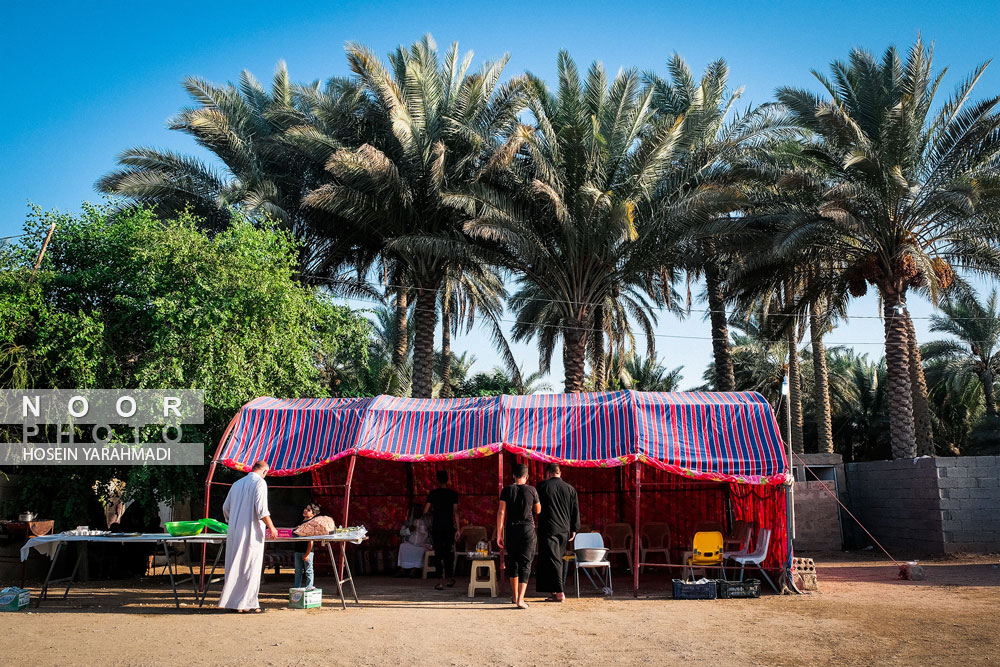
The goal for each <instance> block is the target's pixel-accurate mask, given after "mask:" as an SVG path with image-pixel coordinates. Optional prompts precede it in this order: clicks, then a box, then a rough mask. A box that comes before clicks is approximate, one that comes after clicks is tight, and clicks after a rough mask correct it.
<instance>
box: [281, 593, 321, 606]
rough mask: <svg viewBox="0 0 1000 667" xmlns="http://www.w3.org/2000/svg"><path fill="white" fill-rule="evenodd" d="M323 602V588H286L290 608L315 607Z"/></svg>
mask: <svg viewBox="0 0 1000 667" xmlns="http://www.w3.org/2000/svg"><path fill="white" fill-rule="evenodd" d="M322 604H323V589H322V588H314V589H312V590H311V591H310V590H306V589H305V588H289V589H288V606H289V607H290V608H292V609H315V608H317V607H320V606H322Z"/></svg>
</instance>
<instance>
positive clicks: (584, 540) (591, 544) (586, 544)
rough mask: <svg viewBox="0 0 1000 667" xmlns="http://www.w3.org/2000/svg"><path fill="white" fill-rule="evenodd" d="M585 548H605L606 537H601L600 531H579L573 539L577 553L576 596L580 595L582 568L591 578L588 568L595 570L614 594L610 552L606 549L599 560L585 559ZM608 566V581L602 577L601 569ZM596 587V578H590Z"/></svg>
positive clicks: (598, 579)
mask: <svg viewBox="0 0 1000 667" xmlns="http://www.w3.org/2000/svg"><path fill="white" fill-rule="evenodd" d="M584 549H604V538H603V537H601V534H600V533H577V535H576V539H575V540H573V551H574V553H575V554H576V560H575V561H573V562H574V563H575V564H576V567H575V568H574V570H573V573H574V575H575V577H576V597H580V568H581V567H582V568H584V574H586V575H587V577H588V578H590V573H589V572H587V571H586V570H594V575H595V576H596V577H597V581H599V582H601V586H602V587H603V588H607V589H608V591H610V595H612V596H614V589H613V588H612V586H611V561H609V560H608V552H607V551H606V550H605V552H604V554H603V555H602V557H601V558H600V559H599V560H583V559H582V558H581V556H583V550H584ZM604 568H607V571H608V572H607V577H608V578H607V581H605V580H604V579H603V578H602V577H601V573H600V570H602V569H604ZM590 581H591V583H593V584H594V587H595V588H596V587H597V584H596V583H595V582H594V580H593V579H592V578H591V579H590Z"/></svg>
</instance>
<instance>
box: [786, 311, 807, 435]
mask: <svg viewBox="0 0 1000 667" xmlns="http://www.w3.org/2000/svg"><path fill="white" fill-rule="evenodd" d="M796 329H797V327H796V326H795V325H792V326H790V327H789V328H788V334H787V336H788V406H789V409H790V410H791V411H792V433H791V438H792V451H794V452H797V453H799V454H804V453H805V443H804V439H803V437H802V374H801V373H800V372H799V354H798V352H799V336H798V332H797V331H796Z"/></svg>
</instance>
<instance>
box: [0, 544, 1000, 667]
mask: <svg viewBox="0 0 1000 667" xmlns="http://www.w3.org/2000/svg"><path fill="white" fill-rule="evenodd" d="M817 562H818V564H819V580H820V587H821V592H820V593H814V594H810V595H804V596H784V597H779V596H776V595H766V596H764V597H762V598H761V599H759V600H714V601H680V600H671V599H668V598H669V595H668V594H667V593H666V589H667V579H666V577H663V575H660V577H661V578H660V579H658V580H657V579H656V577H655V576H648V577H644V579H643V581H644V586H645V590H644V591H643V592H644V593H648V595H645V596H643V597H640V598H639V599H634V598H633V597H632V594H631V591H630V590H627V589H629V584H628V583H627V580H628V577H627V575H626V574H625V573H621V574H619V575H618V576H617V577H616V579H617V583H618V586H619V591H618V596H619V597H616V598H615V599H613V600H607V599H601V598H600V597H597V596H596V594H595V593H593V592H590V594H589V597H584V598H582V599H580V600H577V599H568V600H567V601H566V602H565V603H563V604H561V605H560V604H553V603H545V602H542V601H541V600H540V599H539V600H537V601H534V602H533V603H532V605H531V608H530V609H527V610H516V609H513V608H512V607H511V606H510V604H509V600H507V601H506V603H505V602H504V600H503V599H494V600H490V599H488V598H478V599H476V600H470V599H469V598H467V597H465V590H464V587H463V586H462V582H461V580H460V582H459V585H458V586H456V587H455V588H454V589H446V590H445V591H440V592H439V591H434V590H432V589H431V588H430V584H429V583H428V582H423V581H419V580H405V579H383V578H369V577H361V578H359V579H358V589H359V593H360V595H361V598H362V605H361V606H360V607H356V606H353V605H351V606H349V608H348V610H347V611H344V610H342V609H340V607H339V604H338V605H334V604H333V600H332V597H333V595H335V594H336V592H335V588H334V586H333V583H332V581H330V580H329V579H328V578H325V577H321V578H320V579H319V581H318V583H319V585H321V586H324V588H325V591H324V593H325V598H324V605H325V606H324V608H322V609H315V610H291V609H286V608H284V606H285V601H286V600H287V588H288V586H289V585H290V584H289V582H287V581H284V580H283V579H284V578H282V579H278V580H275V579H274V577H271V579H272V581H271V582H270V583H267V584H266V585H265V587H264V590H265V592H266V595H265V598H264V603H265V604H266V605H267V606H269V607H270V609H269V611H267V612H266V613H264V614H261V615H258V616H248V615H236V614H232V613H220V612H218V611H215V610H212V609H208V608H206V609H198V608H196V607H193V606H192V605H191V592H190V590H188V592H187V596H188V597H187V605H186V606H185V607H182V608H181V609H180V610H175V609H174V607H173V604H172V597H171V595H170V589H169V588H168V587H166V586H165V585H164V583H163V582H162V581H160V580H152V581H149V580H147V581H144V582H143V587H142V588H136V587H134V586H135V584H134V582H133V583H123V584H120V585H117V586H116V585H114V584H107V583H106V582H105V583H104V584H103V585H101V586H94V585H91V586H87V585H81V586H78V587H76V588H74V589H73V591H71V593H70V596H69V599H68V600H66V601H63V600H61V599H58V598H57V599H56V600H52V601H48V602H47V603H46V604H45V605H43V606H42V607H41V608H40V609H32V610H31V611H30V612H21V613H18V614H4V615H2V616H0V628H2V630H3V632H4V634H5V635H6V638H5V641H4V642H3V643H4V648H3V656H4V663H5V664H9V665H51V664H59V665H93V664H104V665H117V664H121V665H152V664H170V665H228V664H249V663H250V662H252V663H253V664H256V665H289V664H310V663H312V664H356V665H384V664H401V665H409V664H420V665H425V664H426V665H432V664H433V665H442V664H444V665H493V664H500V665H551V664H567V665H591V664H595V665H596V664H609V663H618V662H624V661H627V662H629V663H632V664H640V663H645V664H649V665H661V664H681V663H683V664H687V665H693V664H711V665H713V666H717V665H746V664H768V665H793V664H798V665H801V664H828V663H838V664H848V665H874V664H878V665H931V664H959V663H961V664H963V665H978V664H995V663H997V662H1000V650H998V649H997V639H998V638H1000V588H998V587H1000V560H998V559H997V558H989V557H985V558H984V557H979V558H976V559H961V560H957V559H956V560H943V561H937V562H932V563H925V570H926V573H927V579H926V581H921V582H910V581H899V580H897V579H895V575H896V572H895V568H894V567H893V566H892V565H891V564H887V563H885V562H883V561H877V560H875V559H874V558H873V557H871V556H869V555H867V554H866V555H861V556H858V555H855V556H848V555H845V554H835V555H830V556H827V557H821V558H819V559H817ZM647 581H649V582H650V584H649V585H646V583H645V582H647ZM338 602H339V601H338ZM529 602H532V600H531V598H530V596H529Z"/></svg>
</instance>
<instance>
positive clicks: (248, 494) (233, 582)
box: [219, 472, 271, 609]
mask: <svg viewBox="0 0 1000 667" xmlns="http://www.w3.org/2000/svg"><path fill="white" fill-rule="evenodd" d="M222 512H223V514H225V515H226V520H227V521H228V522H229V530H228V531H227V533H226V583H225V585H223V587H222V596H221V597H220V598H219V606H220V607H224V608H226V609H256V608H257V607H259V606H260V604H259V603H258V601H257V593H259V592H260V574H261V570H262V569H263V566H264V522H263V521H262V519H263V518H264V517H266V516H270V515H271V513H270V512H269V511H268V509H267V483H266V482H264V478H263V477H261V476H260V475H258V474H257V473H255V472H252V473H250V474H248V475H247V476H246V477H244V478H243V479H241V480H240V481H238V482H236V483H235V484H233V485H232V487H230V489H229V495H227V496H226V502H225V503H223V505H222Z"/></svg>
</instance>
